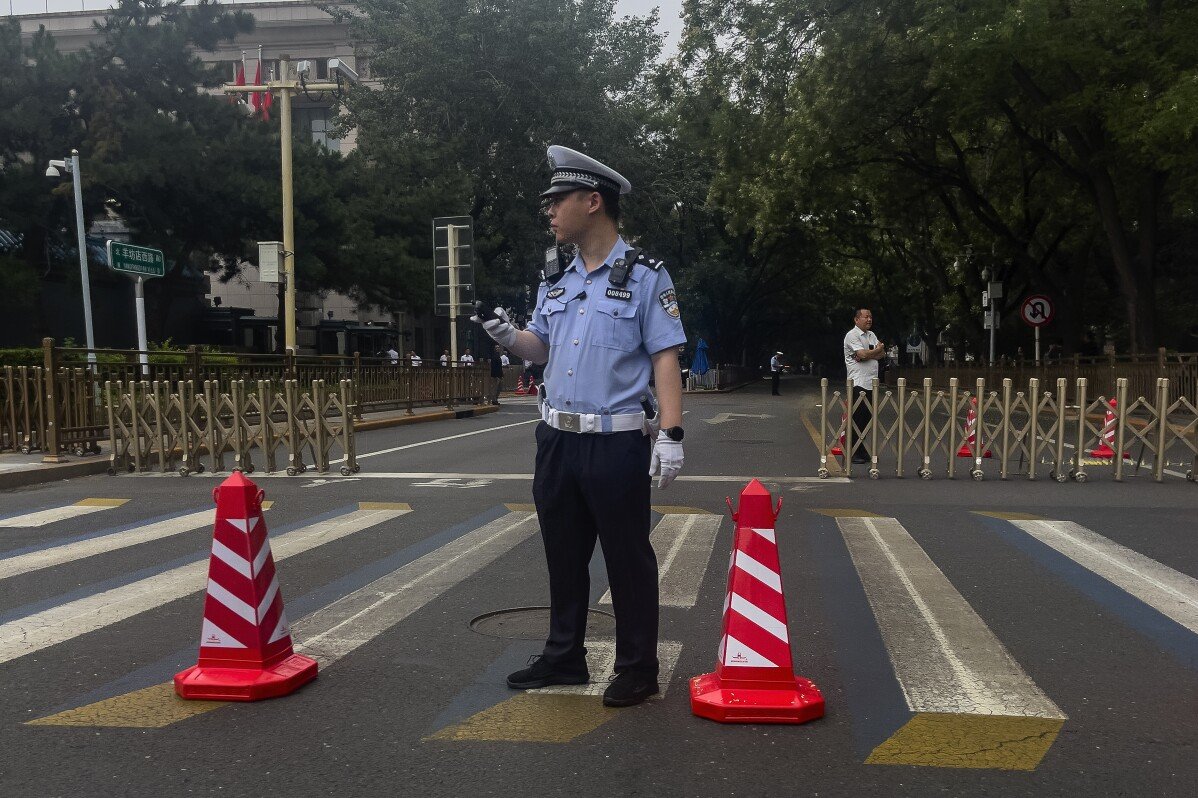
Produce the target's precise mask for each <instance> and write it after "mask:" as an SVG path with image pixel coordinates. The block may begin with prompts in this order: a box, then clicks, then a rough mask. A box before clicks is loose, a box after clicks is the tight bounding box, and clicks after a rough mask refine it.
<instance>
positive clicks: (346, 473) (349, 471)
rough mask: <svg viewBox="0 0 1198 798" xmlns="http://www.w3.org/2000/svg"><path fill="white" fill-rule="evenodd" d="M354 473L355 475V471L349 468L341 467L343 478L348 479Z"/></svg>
mask: <svg viewBox="0 0 1198 798" xmlns="http://www.w3.org/2000/svg"><path fill="white" fill-rule="evenodd" d="M352 473H354V470H353V469H352V468H350V467H349V466H341V476H343V477H348V476H349V475H350V474H352Z"/></svg>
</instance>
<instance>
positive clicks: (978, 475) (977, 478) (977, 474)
mask: <svg viewBox="0 0 1198 798" xmlns="http://www.w3.org/2000/svg"><path fill="white" fill-rule="evenodd" d="M969 475H970V476H971V477H973V481H974V482H981V481H982V480H983V479H985V477H986V475H985V474H983V473H982V470H981V469H980V468H979V469H977V470H974V471H970V472H969Z"/></svg>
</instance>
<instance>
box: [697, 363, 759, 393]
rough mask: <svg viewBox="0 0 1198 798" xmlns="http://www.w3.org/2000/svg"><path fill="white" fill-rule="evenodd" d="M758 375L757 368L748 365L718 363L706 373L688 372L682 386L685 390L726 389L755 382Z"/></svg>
mask: <svg viewBox="0 0 1198 798" xmlns="http://www.w3.org/2000/svg"><path fill="white" fill-rule="evenodd" d="M760 376H761V371H760V370H759V369H754V368H749V367H748V366H730V365H718V366H714V367H712V368H711V369H709V370H708V371H707V373H706V374H695V373H693V372H692V373H690V374H688V375H687V378H686V383H685V384H684V385H683V388H684V389H685V390H687V391H726V390H730V389H732V388H739V387H740V386H742V385H747V384H749V383H751V382H755V381H756V380H757V379H759V378H760Z"/></svg>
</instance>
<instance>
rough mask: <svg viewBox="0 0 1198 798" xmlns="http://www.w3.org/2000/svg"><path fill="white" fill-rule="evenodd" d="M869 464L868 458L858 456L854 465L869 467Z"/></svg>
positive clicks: (854, 460)
mask: <svg viewBox="0 0 1198 798" xmlns="http://www.w3.org/2000/svg"><path fill="white" fill-rule="evenodd" d="M868 464H869V457H868V456H858V457H854V458H853V465H868Z"/></svg>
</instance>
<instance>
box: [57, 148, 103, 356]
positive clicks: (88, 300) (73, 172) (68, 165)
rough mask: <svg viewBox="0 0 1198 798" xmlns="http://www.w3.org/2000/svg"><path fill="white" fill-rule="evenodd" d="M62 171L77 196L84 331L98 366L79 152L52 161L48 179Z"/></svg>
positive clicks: (88, 351) (76, 207) (76, 209)
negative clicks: (68, 178) (65, 173)
mask: <svg viewBox="0 0 1198 798" xmlns="http://www.w3.org/2000/svg"><path fill="white" fill-rule="evenodd" d="M62 170H65V171H66V172H67V173H68V174H70V176H71V184H72V189H73V190H74V194H75V236H76V245H77V246H78V248H79V281H80V284H81V285H82V286H83V329H84V335H85V336H86V338H87V362H88V363H89V364H90V365H91V366H93V367H94V366H95V365H96V336H95V333H94V332H93V329H92V288H91V279H90V276H89V274H88V269H87V237H86V236H85V235H84V230H83V180H82V177H81V176H80V170H79V150H71V156H70V157H69V158H65V159H63V160H61V161H50V165H49V166H48V167H47V168H46V177H61V176H62Z"/></svg>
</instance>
